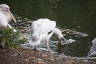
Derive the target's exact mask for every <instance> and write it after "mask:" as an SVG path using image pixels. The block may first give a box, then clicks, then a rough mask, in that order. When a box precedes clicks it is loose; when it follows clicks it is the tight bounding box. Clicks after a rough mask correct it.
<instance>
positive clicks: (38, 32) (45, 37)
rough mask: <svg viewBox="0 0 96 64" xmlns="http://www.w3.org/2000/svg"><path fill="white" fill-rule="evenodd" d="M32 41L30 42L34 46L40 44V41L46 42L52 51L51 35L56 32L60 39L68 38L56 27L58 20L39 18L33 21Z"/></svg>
mask: <svg viewBox="0 0 96 64" xmlns="http://www.w3.org/2000/svg"><path fill="white" fill-rule="evenodd" d="M31 29H32V42H29V44H30V45H32V46H37V45H40V43H42V42H44V43H46V44H47V48H48V50H49V51H51V49H50V47H49V44H48V41H49V39H50V38H51V36H52V35H53V33H54V34H56V35H57V36H58V38H59V39H60V40H64V41H65V40H66V39H65V38H64V37H63V34H62V32H61V31H60V30H59V29H58V28H56V22H55V21H51V20H49V19H38V20H36V21H33V22H32V25H31Z"/></svg>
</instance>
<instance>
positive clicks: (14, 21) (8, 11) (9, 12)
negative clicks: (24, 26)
mask: <svg viewBox="0 0 96 64" xmlns="http://www.w3.org/2000/svg"><path fill="white" fill-rule="evenodd" d="M8 12H9V14H10V15H11V17H12V19H13V20H14V22H15V23H16V22H17V21H16V19H15V17H14V16H13V14H12V13H11V11H10V10H8Z"/></svg>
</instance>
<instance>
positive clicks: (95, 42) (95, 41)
mask: <svg viewBox="0 0 96 64" xmlns="http://www.w3.org/2000/svg"><path fill="white" fill-rule="evenodd" d="M91 56H96V38H94V39H93V40H92V47H91V49H90V51H89V52H88V57H91Z"/></svg>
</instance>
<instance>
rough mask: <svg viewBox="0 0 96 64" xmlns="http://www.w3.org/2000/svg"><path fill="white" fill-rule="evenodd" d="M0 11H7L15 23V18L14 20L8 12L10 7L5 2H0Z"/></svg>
mask: <svg viewBox="0 0 96 64" xmlns="http://www.w3.org/2000/svg"><path fill="white" fill-rule="evenodd" d="M0 11H2V12H4V13H9V14H10V16H11V17H12V19H13V20H14V22H15V23H16V20H15V18H14V16H13V14H12V13H11V12H10V7H9V6H8V5H7V4H0Z"/></svg>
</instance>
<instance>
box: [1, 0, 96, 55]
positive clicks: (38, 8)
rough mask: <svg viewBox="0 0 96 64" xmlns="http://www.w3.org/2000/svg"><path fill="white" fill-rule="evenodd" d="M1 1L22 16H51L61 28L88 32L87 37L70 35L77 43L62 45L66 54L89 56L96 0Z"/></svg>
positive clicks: (33, 17) (35, 17)
mask: <svg viewBox="0 0 96 64" xmlns="http://www.w3.org/2000/svg"><path fill="white" fill-rule="evenodd" d="M0 3H6V4H8V5H9V6H10V7H11V11H12V12H13V13H14V14H16V15H18V16H21V17H22V18H29V19H32V20H36V19H39V18H49V19H53V20H55V21H56V22H57V25H58V26H60V27H61V28H69V29H72V30H75V31H79V32H83V33H87V34H88V35H89V36H87V37H79V36H72V37H71V36H68V37H67V38H70V37H71V38H73V39H76V40H77V41H76V43H73V44H68V45H65V46H62V48H63V51H64V53H65V54H66V55H69V56H87V53H88V51H89V49H90V46H91V41H92V39H93V38H95V35H96V32H95V30H96V18H95V17H96V1H95V0H90V1H89V0H88V1H84V0H74V1H73V0H0ZM65 37H66V36H65Z"/></svg>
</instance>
